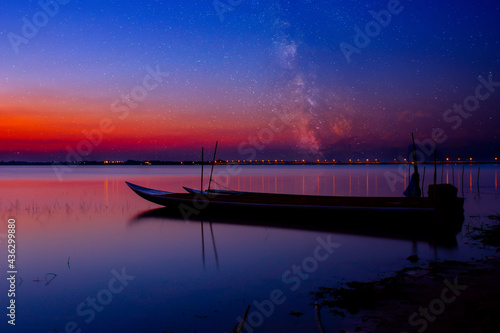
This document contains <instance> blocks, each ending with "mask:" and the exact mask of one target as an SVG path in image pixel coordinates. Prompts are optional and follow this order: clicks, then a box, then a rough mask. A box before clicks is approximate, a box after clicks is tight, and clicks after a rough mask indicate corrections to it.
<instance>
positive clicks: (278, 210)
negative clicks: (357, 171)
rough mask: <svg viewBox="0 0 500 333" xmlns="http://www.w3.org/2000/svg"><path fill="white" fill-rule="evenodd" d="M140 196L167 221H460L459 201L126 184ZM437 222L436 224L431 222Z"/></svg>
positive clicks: (410, 225)
mask: <svg viewBox="0 0 500 333" xmlns="http://www.w3.org/2000/svg"><path fill="white" fill-rule="evenodd" d="M127 185H128V186H129V187H130V188H131V189H132V190H133V191H134V192H135V193H136V194H138V195H139V196H140V197H142V198H144V199H146V200H148V201H150V202H153V203H156V204H158V205H161V206H165V207H166V208H167V209H169V211H170V212H171V215H172V216H177V217H179V218H183V219H185V220H190V219H199V218H207V219H209V218H217V219H220V218H223V219H228V220H231V219H233V220H241V218H242V217H243V218H244V219H249V220H254V221H261V222H265V221H266V220H267V221H273V223H275V222H276V221H277V220H278V221H282V223H283V224H304V225H307V224H310V223H320V224H325V223H326V224H337V225H339V224H345V225H347V226H352V227H353V228H367V227H370V228H373V227H374V226H375V227H376V228H378V229H392V228H395V227H396V226H397V227H401V226H403V227H404V228H405V229H407V230H412V229H414V230H420V229H421V228H423V227H432V228H433V229H437V228H443V229H450V228H452V227H455V228H458V227H459V226H461V222H463V199H462V198H456V200H448V201H447V202H444V201H436V200H433V199H431V198H406V197H402V198H399V197H330V196H309V195H293V194H268V193H249V192H240V193H238V192H234V193H217V194H216V193H206V192H200V191H197V190H192V189H188V188H187V189H186V190H187V191H188V192H186V193H172V192H165V191H158V190H153V189H149V188H145V187H142V186H138V185H135V184H131V183H128V182H127ZM437 222H438V223H437Z"/></svg>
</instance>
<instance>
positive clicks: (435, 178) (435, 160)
mask: <svg viewBox="0 0 500 333" xmlns="http://www.w3.org/2000/svg"><path fill="white" fill-rule="evenodd" d="M436 151H437V150H436V149H434V185H436V182H437V157H436Z"/></svg>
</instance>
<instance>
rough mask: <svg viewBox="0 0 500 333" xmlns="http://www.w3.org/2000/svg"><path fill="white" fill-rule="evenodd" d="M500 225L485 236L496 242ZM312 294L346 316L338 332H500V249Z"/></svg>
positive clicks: (325, 308)
mask: <svg viewBox="0 0 500 333" xmlns="http://www.w3.org/2000/svg"><path fill="white" fill-rule="evenodd" d="M498 230H499V229H498V228H497V229H494V230H493V229H492V231H491V232H488V233H486V236H487V237H482V238H481V241H483V243H488V244H489V245H493V244H494V246H498V244H500V243H498V238H495V236H497V237H498ZM313 297H314V299H315V300H317V301H318V302H319V304H320V305H321V307H322V312H326V311H329V312H331V313H332V314H333V315H336V316H341V317H344V318H345V322H346V330H345V331H344V330H340V332H346V331H347V332H408V333H411V332H419V333H422V332H429V333H431V332H440V333H442V332H468V333H469V332H498V331H499V329H500V253H498V251H497V254H496V255H493V256H491V257H488V258H484V259H480V260H476V261H472V262H463V261H443V262H430V263H428V264H426V265H425V266H421V267H411V268H405V269H403V270H401V271H398V272H396V273H395V274H394V275H393V276H390V277H387V278H384V279H381V280H377V281H373V282H350V283H346V284H345V286H343V287H339V288H320V289H319V290H318V291H316V292H314V293H313Z"/></svg>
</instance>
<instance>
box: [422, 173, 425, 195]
mask: <svg viewBox="0 0 500 333" xmlns="http://www.w3.org/2000/svg"><path fill="white" fill-rule="evenodd" d="M423 172H424V174H423V175H422V197H425V192H424V182H425V166H424V171H423Z"/></svg>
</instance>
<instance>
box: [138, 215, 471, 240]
mask: <svg viewBox="0 0 500 333" xmlns="http://www.w3.org/2000/svg"><path fill="white" fill-rule="evenodd" d="M148 220H149V221H159V222H168V223H173V224H175V223H183V222H182V221H183V220H184V221H185V216H183V214H182V212H181V211H179V210H178V209H169V208H165V207H163V208H156V209H152V210H149V211H145V212H142V213H140V214H138V215H137V216H135V217H134V218H133V219H132V220H131V221H130V223H131V225H135V224H138V223H141V222H146V221H148ZM189 221H190V222H201V223H202V225H203V221H206V222H210V223H214V224H231V225H239V226H252V227H265V228H279V229H290V230H304V231H319V232H329V233H339V234H348V235H358V236H369V237H380V238H388V239H402V240H413V241H426V242H428V243H429V244H433V245H439V246H443V247H447V248H455V247H456V246H457V239H456V234H457V233H458V232H459V231H461V229H462V224H463V220H462V221H460V220H458V221H456V223H455V224H454V226H453V227H448V228H447V229H432V230H430V229H429V227H426V228H424V227H418V226H417V224H416V223H409V224H407V223H402V220H401V219H400V218H398V217H394V216H392V217H391V216H386V217H385V218H383V219H380V220H378V221H374V219H373V218H369V217H367V216H365V217H362V218H353V217H352V216H346V215H344V216H342V215H340V216H338V215H335V216H334V217H332V215H329V214H323V215H319V216H314V217H311V216H309V217H307V216H304V215H302V214H293V213H292V214H279V215H266V214H263V215H260V216H256V214H239V215H237V214H235V215H232V216H229V215H227V214H210V215H208V214H199V215H192V216H190V217H189ZM377 222H378V223H377ZM380 222H383V223H380ZM426 225H429V224H426Z"/></svg>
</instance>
